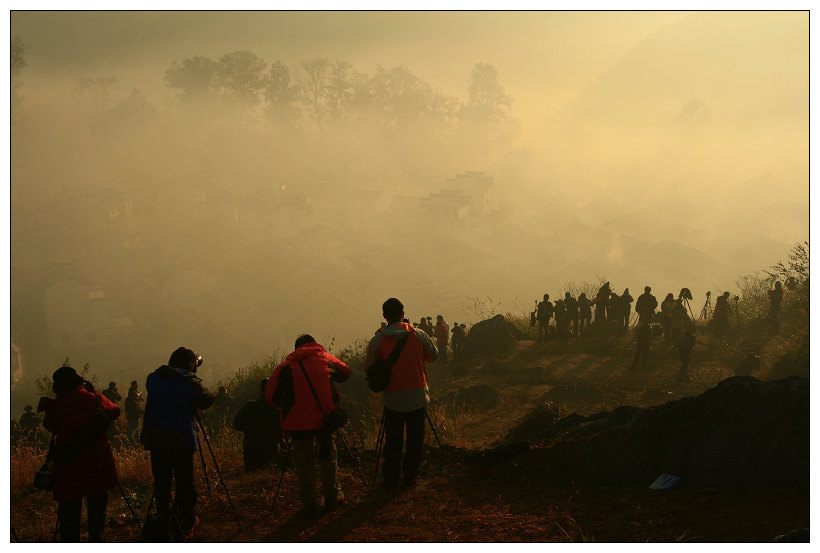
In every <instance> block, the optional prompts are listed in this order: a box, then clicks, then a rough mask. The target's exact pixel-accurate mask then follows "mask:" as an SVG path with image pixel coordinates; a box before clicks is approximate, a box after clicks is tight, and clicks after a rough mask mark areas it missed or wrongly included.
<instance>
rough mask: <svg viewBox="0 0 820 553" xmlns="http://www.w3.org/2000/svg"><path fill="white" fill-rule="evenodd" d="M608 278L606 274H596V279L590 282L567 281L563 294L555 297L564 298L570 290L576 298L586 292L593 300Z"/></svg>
mask: <svg viewBox="0 0 820 553" xmlns="http://www.w3.org/2000/svg"><path fill="white" fill-rule="evenodd" d="M608 280H609V279H608V278H607V277H606V275H595V280H593V281H592V282H588V281H581V282H578V281H572V282H565V283H564V289H563V290H562V291H561V295H560V296H555V297H553V299H557V298H563V297H564V294H565V293H566V292H569V294H570V295H571V296H572V297H573V298H575V299H578V297H579V296H580V295H581V294H586V295H587V299H589V300H592V299H593V298H594V297H595V296H596V295H597V294H598V289H599V288H600V287H601V286H603V285H604V283H605V282H607V281H608Z"/></svg>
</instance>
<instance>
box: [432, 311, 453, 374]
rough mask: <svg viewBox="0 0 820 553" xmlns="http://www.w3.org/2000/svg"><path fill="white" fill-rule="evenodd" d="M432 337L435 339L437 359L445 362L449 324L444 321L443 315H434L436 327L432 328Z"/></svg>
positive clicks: (448, 339)
mask: <svg viewBox="0 0 820 553" xmlns="http://www.w3.org/2000/svg"><path fill="white" fill-rule="evenodd" d="M433 338H435V339H436V348H438V355H439V359H440V360H441V362H442V363H443V364H445V365H446V364H447V342H449V341H450V325H448V324H447V323H446V322H445V321H444V317H442V316H441V315H436V328H435V329H434V330H433Z"/></svg>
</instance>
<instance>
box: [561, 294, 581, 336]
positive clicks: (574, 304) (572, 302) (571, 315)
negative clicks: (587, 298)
mask: <svg viewBox="0 0 820 553" xmlns="http://www.w3.org/2000/svg"><path fill="white" fill-rule="evenodd" d="M564 307H566V309H567V319H568V321H569V322H568V323H567V324H569V323H572V336H573V338H574V337H576V336H578V318H579V316H578V300H576V299H575V298H573V297H572V294H570V293H569V292H564Z"/></svg>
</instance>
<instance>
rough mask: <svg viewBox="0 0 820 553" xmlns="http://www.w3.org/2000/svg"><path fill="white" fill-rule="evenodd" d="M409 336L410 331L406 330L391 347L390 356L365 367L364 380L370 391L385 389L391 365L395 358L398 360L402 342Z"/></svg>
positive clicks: (390, 373)
mask: <svg viewBox="0 0 820 553" xmlns="http://www.w3.org/2000/svg"><path fill="white" fill-rule="evenodd" d="M409 336H410V333H409V332H408V333H407V335H406V336H405V337H404V338H402V339H400V340H399V341H398V342H397V343H396V347H394V348H393V351H391V352H390V356H389V357H388V358H387V359H380V360H378V361H376V362H375V363H373V364H372V365H370V366H369V367H368V368H367V376H366V377H365V380H367V387H368V388H370V391H371V392H373V393H374V394H378V393H379V392H383V391H385V390H386V389H387V386H388V385H389V384H390V378H391V377H392V376H393V365H394V364H395V363H396V360H398V358H399V355H401V350H403V349H404V344H405V342H407V338H408V337H409Z"/></svg>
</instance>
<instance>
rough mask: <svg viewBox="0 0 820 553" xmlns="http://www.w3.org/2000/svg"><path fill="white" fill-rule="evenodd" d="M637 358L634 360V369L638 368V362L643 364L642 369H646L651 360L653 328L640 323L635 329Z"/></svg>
mask: <svg viewBox="0 0 820 553" xmlns="http://www.w3.org/2000/svg"><path fill="white" fill-rule="evenodd" d="M635 338H636V344H635V358H634V359H633V360H632V368H633V369H637V368H638V361H640V362H641V367H642V368H644V369H645V368H646V365H647V362H648V360H649V344H650V343H651V342H652V327H650V326H649V323H638V326H637V327H635Z"/></svg>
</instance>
